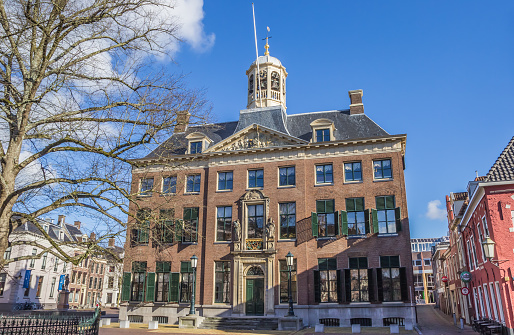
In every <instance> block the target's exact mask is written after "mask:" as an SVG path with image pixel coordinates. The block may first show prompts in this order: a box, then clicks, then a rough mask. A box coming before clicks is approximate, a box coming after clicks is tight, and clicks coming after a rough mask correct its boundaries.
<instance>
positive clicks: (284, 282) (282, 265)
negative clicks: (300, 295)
mask: <svg viewBox="0 0 514 335" xmlns="http://www.w3.org/2000/svg"><path fill="white" fill-rule="evenodd" d="M278 265H279V270H280V303H285V304H287V303H288V302H289V292H288V288H287V286H288V280H289V268H288V267H287V261H286V260H279V263H278ZM296 290H297V289H296V259H293V266H292V267H291V297H292V298H293V302H296V292H297V291H296Z"/></svg>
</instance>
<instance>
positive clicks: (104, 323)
mask: <svg viewBox="0 0 514 335" xmlns="http://www.w3.org/2000/svg"><path fill="white" fill-rule="evenodd" d="M100 322H101V323H100V326H110V325H111V318H103V319H100Z"/></svg>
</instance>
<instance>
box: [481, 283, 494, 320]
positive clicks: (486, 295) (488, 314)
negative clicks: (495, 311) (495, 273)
mask: <svg viewBox="0 0 514 335" xmlns="http://www.w3.org/2000/svg"><path fill="white" fill-rule="evenodd" d="M482 286H483V287H484V300H485V305H486V307H487V317H489V319H492V318H493V316H492V313H491V301H490V300H489V290H488V289H487V284H484V285H482Z"/></svg>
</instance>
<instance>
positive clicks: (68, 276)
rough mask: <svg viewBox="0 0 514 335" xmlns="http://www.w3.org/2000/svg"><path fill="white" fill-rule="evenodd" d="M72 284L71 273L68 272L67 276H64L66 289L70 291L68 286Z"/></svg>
mask: <svg viewBox="0 0 514 335" xmlns="http://www.w3.org/2000/svg"><path fill="white" fill-rule="evenodd" d="M69 285H70V275H69V274H66V277H65V278H64V291H65V292H67V291H68V287H69Z"/></svg>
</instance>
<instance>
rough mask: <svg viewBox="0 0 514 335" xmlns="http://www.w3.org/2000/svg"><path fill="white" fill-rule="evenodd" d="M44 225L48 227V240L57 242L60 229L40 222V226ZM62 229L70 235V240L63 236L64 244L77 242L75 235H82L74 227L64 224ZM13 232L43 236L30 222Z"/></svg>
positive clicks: (66, 235) (68, 237)
mask: <svg viewBox="0 0 514 335" xmlns="http://www.w3.org/2000/svg"><path fill="white" fill-rule="evenodd" d="M44 223H45V224H47V225H48V236H50V238H52V239H54V240H58V239H59V229H61V228H60V227H59V226H56V225H54V224H51V223H48V222H41V224H44ZM64 229H65V230H67V231H68V233H69V234H70V236H71V238H72V239H71V240H70V236H68V234H66V233H65V234H64V242H72V241H73V242H77V238H76V237H75V235H82V232H81V231H80V229H78V228H77V227H75V226H72V225H69V224H65V227H64ZM14 232H15V233H23V232H30V233H32V234H36V235H40V236H43V233H41V231H40V230H39V229H38V227H37V226H36V225H35V224H34V223H32V222H30V221H27V222H25V223H24V224H22V225H21V226H18V227H17V228H16V229H14Z"/></svg>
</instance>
